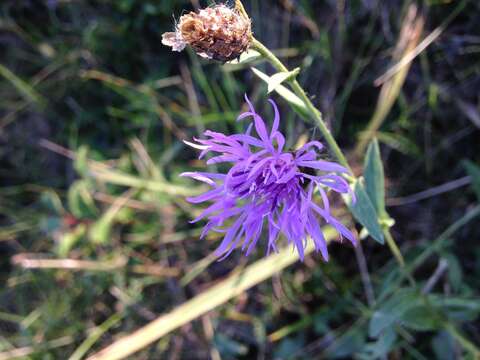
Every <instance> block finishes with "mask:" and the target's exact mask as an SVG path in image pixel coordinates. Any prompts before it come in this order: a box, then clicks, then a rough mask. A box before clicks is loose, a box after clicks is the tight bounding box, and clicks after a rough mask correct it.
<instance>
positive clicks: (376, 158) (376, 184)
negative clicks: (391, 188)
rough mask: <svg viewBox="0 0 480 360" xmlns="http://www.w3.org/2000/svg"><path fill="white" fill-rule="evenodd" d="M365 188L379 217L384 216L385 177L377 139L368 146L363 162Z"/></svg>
mask: <svg viewBox="0 0 480 360" xmlns="http://www.w3.org/2000/svg"><path fill="white" fill-rule="evenodd" d="M364 176H365V190H366V191H367V194H368V197H369V198H370V201H371V202H372V204H373V206H374V207H375V210H376V211H377V214H378V216H379V217H380V218H383V217H385V216H386V210H385V178H384V174H383V164H382V159H381V157H380V148H379V146H378V141H377V139H374V140H372V142H371V143H370V145H369V146H368V150H367V155H366V157H365V164H364Z"/></svg>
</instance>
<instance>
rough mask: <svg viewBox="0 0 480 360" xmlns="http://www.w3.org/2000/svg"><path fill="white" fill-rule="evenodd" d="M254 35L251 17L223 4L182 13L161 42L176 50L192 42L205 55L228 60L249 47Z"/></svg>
mask: <svg viewBox="0 0 480 360" xmlns="http://www.w3.org/2000/svg"><path fill="white" fill-rule="evenodd" d="M251 38H252V26H251V21H250V19H248V18H246V17H245V16H244V15H242V14H241V13H240V12H239V11H238V10H237V9H232V8H230V7H228V6H226V5H223V4H222V5H216V6H213V7H209V8H206V9H202V10H200V11H199V12H198V13H194V12H190V13H188V14H186V15H183V16H182V17H180V20H179V22H178V24H177V27H176V31H175V32H167V33H165V34H163V37H162V44H164V45H167V46H170V47H171V48H172V50H173V51H182V50H183V49H184V48H185V46H186V45H190V46H191V47H192V48H193V49H194V50H195V52H196V53H197V54H198V55H200V56H202V57H204V58H207V59H213V60H218V61H223V62H225V61H230V60H233V59H235V58H238V57H239V56H240V55H241V54H242V53H243V52H244V51H246V50H247V49H248V47H249V45H250V41H251Z"/></svg>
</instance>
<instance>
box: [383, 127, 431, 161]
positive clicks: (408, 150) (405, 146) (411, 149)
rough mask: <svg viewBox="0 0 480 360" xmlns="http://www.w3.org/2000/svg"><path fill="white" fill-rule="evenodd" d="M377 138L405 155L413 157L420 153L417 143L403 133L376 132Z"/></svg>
mask: <svg viewBox="0 0 480 360" xmlns="http://www.w3.org/2000/svg"><path fill="white" fill-rule="evenodd" d="M377 138H378V140H379V141H380V142H382V143H384V144H387V145H388V146H390V147H391V148H393V149H395V150H398V151H400V152H401V153H404V154H406V155H410V156H415V157H417V156H421V155H422V152H421V151H420V149H419V148H418V146H417V144H415V143H414V142H413V141H411V140H410V139H408V138H407V137H405V136H403V135H400V134H395V133H388V132H377Z"/></svg>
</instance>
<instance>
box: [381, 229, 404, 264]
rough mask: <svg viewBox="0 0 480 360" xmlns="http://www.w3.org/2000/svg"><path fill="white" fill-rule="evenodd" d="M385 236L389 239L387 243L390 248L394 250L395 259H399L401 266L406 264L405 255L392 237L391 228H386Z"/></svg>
mask: <svg viewBox="0 0 480 360" xmlns="http://www.w3.org/2000/svg"><path fill="white" fill-rule="evenodd" d="M383 236H385V240H386V241H387V245H388V247H389V248H390V251H391V252H392V254H393V256H395V259H397V262H398V264H399V265H400V267H401V268H403V267H404V266H405V260H404V259H403V255H402V253H401V252H400V249H399V248H398V246H397V243H396V242H395V240H394V239H393V237H392V234H390V229H389V228H385V229H384V230H383Z"/></svg>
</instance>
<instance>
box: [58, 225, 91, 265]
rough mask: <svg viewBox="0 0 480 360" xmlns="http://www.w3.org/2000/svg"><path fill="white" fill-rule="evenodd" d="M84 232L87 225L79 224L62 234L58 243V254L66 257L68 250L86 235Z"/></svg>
mask: <svg viewBox="0 0 480 360" xmlns="http://www.w3.org/2000/svg"><path fill="white" fill-rule="evenodd" d="M86 233H87V226H86V225H85V224H79V225H77V226H76V227H75V229H73V231H71V232H68V233H66V234H65V235H63V237H62V238H61V239H60V242H59V243H58V248H57V254H58V256H60V257H66V256H67V255H68V254H69V252H70V250H71V249H72V248H73V247H74V246H75V245H76V244H77V243H78V242H79V241H80V240H81V239H82V238H83V237H84V236H85V235H86Z"/></svg>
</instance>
